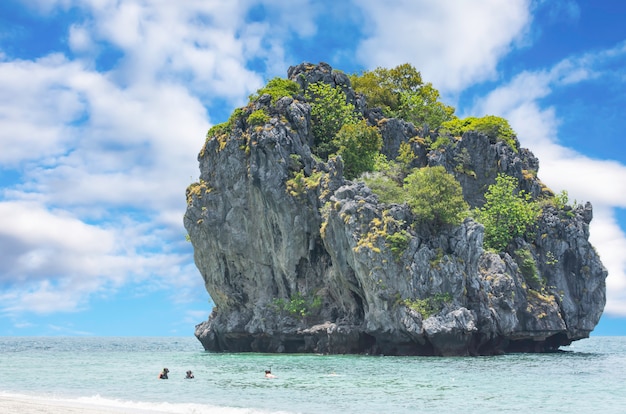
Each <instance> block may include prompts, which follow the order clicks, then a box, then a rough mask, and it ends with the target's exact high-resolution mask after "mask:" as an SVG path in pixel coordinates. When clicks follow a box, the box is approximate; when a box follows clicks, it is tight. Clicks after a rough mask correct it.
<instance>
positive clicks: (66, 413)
mask: <svg viewBox="0 0 626 414" xmlns="http://www.w3.org/2000/svg"><path fill="white" fill-rule="evenodd" d="M149 412H154V411H146V410H140V409H135V408H132V409H130V408H122V407H106V406H98V405H94V404H87V403H79V402H70V401H58V400H45V399H38V398H28V397H17V396H16V397H13V396H10V397H8V396H0V413H3V414H119V413H132V414H139V413H149ZM159 412H164V411H159Z"/></svg>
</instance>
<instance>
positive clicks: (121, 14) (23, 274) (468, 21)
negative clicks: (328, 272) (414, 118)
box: [0, 0, 626, 336]
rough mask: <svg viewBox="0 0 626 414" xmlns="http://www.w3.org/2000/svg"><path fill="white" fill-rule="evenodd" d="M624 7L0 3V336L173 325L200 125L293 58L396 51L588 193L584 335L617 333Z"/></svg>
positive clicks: (384, 62) (195, 291)
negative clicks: (589, 305)
mask: <svg viewBox="0 0 626 414" xmlns="http://www.w3.org/2000/svg"><path fill="white" fill-rule="evenodd" d="M625 21H626V3H625V2H623V1H621V0H605V1H602V2H598V1H593V0H588V1H574V0H551V1H548V0H536V1H531V0H471V1H470V0H467V1H464V0H448V1H445V0H444V1H427V0H396V1H393V0H391V1H386V2H382V1H378V0H358V1H357V0H354V1H342V0H336V1H334V2H332V4H331V3H330V2H329V3H326V2H322V1H313V0H263V1H253V0H238V1H237V0H214V1H211V0H188V1H181V2H175V1H169V0H21V1H19V0H3V1H2V2H0V335H159V336H161V335H192V334H193V329H194V325H195V324H196V323H199V322H201V321H203V320H205V319H206V318H207V317H208V314H209V312H210V310H211V302H210V298H209V296H208V294H207V293H206V291H205V290H204V286H203V283H202V278H201V276H200V274H199V273H198V271H197V269H196V268H195V266H194V264H193V252H192V249H191V245H190V244H189V243H188V242H186V241H185V233H186V232H185V230H184V228H183V225H182V216H183V213H184V210H185V189H186V187H187V185H189V184H190V183H191V182H193V181H195V180H196V179H197V176H198V173H199V171H198V164H197V161H196V156H197V153H198V151H199V150H200V147H201V146H202V144H203V141H204V136H205V133H206V131H207V129H208V128H209V127H210V126H211V125H213V124H215V123H218V122H222V121H224V120H226V119H227V118H228V115H229V114H230V112H231V111H232V110H233V109H234V108H235V107H237V106H240V105H243V104H244V103H245V102H246V101H247V97H248V96H249V94H251V93H253V92H255V91H256V89H258V88H259V87H261V86H262V85H263V84H264V83H265V82H266V81H267V80H268V79H271V78H273V77H274V76H281V77H285V76H286V73H287V69H288V67H289V66H291V65H296V64H298V63H301V62H303V61H308V62H315V63H316V62H320V61H324V62H327V63H329V64H331V65H332V66H333V67H335V68H337V69H341V70H343V71H344V72H347V73H354V72H360V71H362V70H367V69H374V68H376V67H378V66H383V67H393V66H396V65H398V64H401V63H405V62H408V63H411V64H412V65H413V66H415V67H416V68H417V69H418V70H420V71H421V73H422V77H423V79H424V80H425V81H427V82H431V83H432V84H433V86H434V87H435V88H437V89H438V90H439V91H440V92H441V94H442V96H443V100H444V102H446V103H447V104H450V105H452V106H455V107H456V108H457V115H459V116H469V115H474V116H483V115H499V116H503V117H505V118H507V119H508V120H509V121H510V123H511V125H512V126H513V128H514V129H515V131H516V132H517V133H518V138H519V140H520V142H521V144H522V146H524V147H527V148H529V149H530V150H531V151H533V153H534V154H535V155H536V156H537V157H538V158H539V160H540V170H539V178H541V179H542V180H543V181H544V182H545V183H546V184H547V185H548V186H549V187H550V188H552V189H553V190H554V191H556V192H559V191H561V190H567V191H568V193H569V195H570V199H572V200H576V201H579V202H584V201H591V202H592V204H593V206H594V219H593V222H592V224H591V241H592V243H593V244H594V246H595V247H596V249H597V251H598V252H599V253H600V256H601V258H602V261H603V263H604V264H605V266H606V267H607V269H608V271H609V277H608V279H607V297H608V300H607V306H606V308H605V314H604V316H603V318H602V320H601V322H600V324H599V325H598V328H597V329H596V331H595V332H594V334H595V335H626V254H625V253H626V210H625V208H626V150H625V149H624V145H623V144H622V143H621V142H620V141H621V140H622V139H623V135H624V131H625V130H626V116H625V115H626V113H625V112H626V109H625V108H626V25H624V22H625Z"/></svg>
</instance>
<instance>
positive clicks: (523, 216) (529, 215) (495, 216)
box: [477, 174, 539, 251]
mask: <svg viewBox="0 0 626 414" xmlns="http://www.w3.org/2000/svg"><path fill="white" fill-rule="evenodd" d="M485 200H486V202H485V204H484V205H483V207H481V208H480V209H479V210H478V211H477V218H478V221H480V222H481V223H482V224H483V225H484V226H485V246H486V247H487V248H489V249H493V250H495V251H504V250H505V249H506V247H507V246H508V244H509V243H510V242H511V240H513V239H514V238H515V237H521V236H524V235H525V234H526V232H527V231H528V230H529V227H530V226H531V224H533V223H534V222H535V220H536V219H537V215H538V214H539V205H538V204H537V203H536V202H534V201H532V200H531V197H530V194H527V193H526V192H524V191H521V190H519V191H518V189H517V180H516V179H515V178H513V177H510V176H507V175H504V174H500V175H498V177H496V183H495V184H492V185H490V186H489V188H488V190H487V192H486V193H485Z"/></svg>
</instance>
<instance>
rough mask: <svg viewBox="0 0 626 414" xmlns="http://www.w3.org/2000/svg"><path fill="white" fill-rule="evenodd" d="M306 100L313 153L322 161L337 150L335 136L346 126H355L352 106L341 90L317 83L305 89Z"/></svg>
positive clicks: (355, 117)
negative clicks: (312, 138)
mask: <svg viewBox="0 0 626 414" xmlns="http://www.w3.org/2000/svg"><path fill="white" fill-rule="evenodd" d="M306 98H307V100H308V101H309V103H310V105H311V123H312V126H311V129H312V131H313V136H314V137H315V143H314V146H315V148H314V152H315V154H316V155H318V156H319V157H321V158H322V159H324V160H327V159H328V156H329V155H331V154H334V153H336V152H337V150H338V149H339V148H338V146H337V144H336V142H335V141H334V138H335V135H336V134H337V133H338V132H339V130H340V129H341V128H342V127H343V126H344V125H347V124H355V123H356V122H357V116H356V114H355V112H354V105H352V104H349V103H347V102H346V95H345V94H344V93H343V91H342V90H341V88H339V87H335V88H333V87H332V86H330V85H328V84H327V83H323V82H317V83H313V84H310V85H309V86H308V87H307V92H306Z"/></svg>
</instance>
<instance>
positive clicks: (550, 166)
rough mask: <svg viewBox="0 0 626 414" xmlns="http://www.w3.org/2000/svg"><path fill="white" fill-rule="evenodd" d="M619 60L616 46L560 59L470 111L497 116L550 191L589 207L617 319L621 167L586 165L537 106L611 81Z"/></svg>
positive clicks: (623, 242)
mask: <svg viewBox="0 0 626 414" xmlns="http://www.w3.org/2000/svg"><path fill="white" fill-rule="evenodd" d="M625 54H626V49H625V48H624V45H618V46H617V47H615V48H613V49H609V50H605V51H600V52H598V53H596V54H590V55H585V56H582V57H580V58H575V59H566V60H564V61H562V62H559V63H558V64H556V65H555V66H554V67H553V68H552V69H550V70H546V71H538V72H524V73H521V74H519V75H517V76H516V77H515V78H514V79H513V80H512V81H511V82H509V83H508V84H506V85H503V86H502V87H500V88H498V89H496V90H494V91H493V92H492V93H490V94H489V95H488V96H486V97H485V99H483V100H482V101H480V102H478V103H477V105H476V106H475V108H474V109H473V112H474V113H475V114H478V115H483V114H497V115H499V116H503V117H505V118H506V119H508V120H509V122H510V123H511V126H512V127H513V129H514V130H516V131H517V133H518V135H519V139H520V142H521V144H522V145H523V146H525V147H527V148H530V149H531V150H532V151H533V153H534V154H535V155H536V156H537V157H538V158H539V159H540V160H541V169H540V171H539V177H540V178H541V179H542V181H544V182H545V183H546V184H547V185H548V186H549V187H550V188H552V189H553V190H554V191H556V192H559V191H561V190H566V191H568V194H569V198H570V200H577V201H578V202H585V201H591V202H592V204H593V206H594V219H593V221H592V223H591V226H590V240H591V242H592V244H593V245H594V246H595V247H596V249H597V250H598V252H599V254H600V258H601V259H602V262H603V263H604V265H605V266H606V267H607V270H608V272H609V276H608V278H607V306H606V311H607V313H610V314H618V315H626V258H625V257H624V256H623V254H621V253H622V252H623V251H624V249H626V234H624V232H623V230H622V229H621V228H620V226H619V223H618V222H617V220H616V218H615V209H616V208H626V166H625V165H623V164H620V163H619V162H617V161H615V160H598V159H592V158H589V157H586V156H584V155H582V154H579V153H577V152H575V151H573V150H571V149H569V148H566V147H563V146H562V145H560V144H559V142H558V126H559V119H558V116H557V114H556V110H555V108H553V107H542V106H541V105H540V104H539V101H540V100H541V99H542V98H545V97H547V96H549V95H550V94H551V93H555V92H556V91H558V90H560V89H563V88H567V87H569V86H573V85H576V84H578V83H581V82H585V81H588V80H592V79H598V78H601V77H603V76H611V77H612V74H611V73H607V72H604V71H603V67H604V65H605V64H606V63H607V60H612V59H619V58H623V56H624V55H625ZM609 63H610V62H609ZM608 66H610V64H609V65H608ZM622 81H623V80H622Z"/></svg>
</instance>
